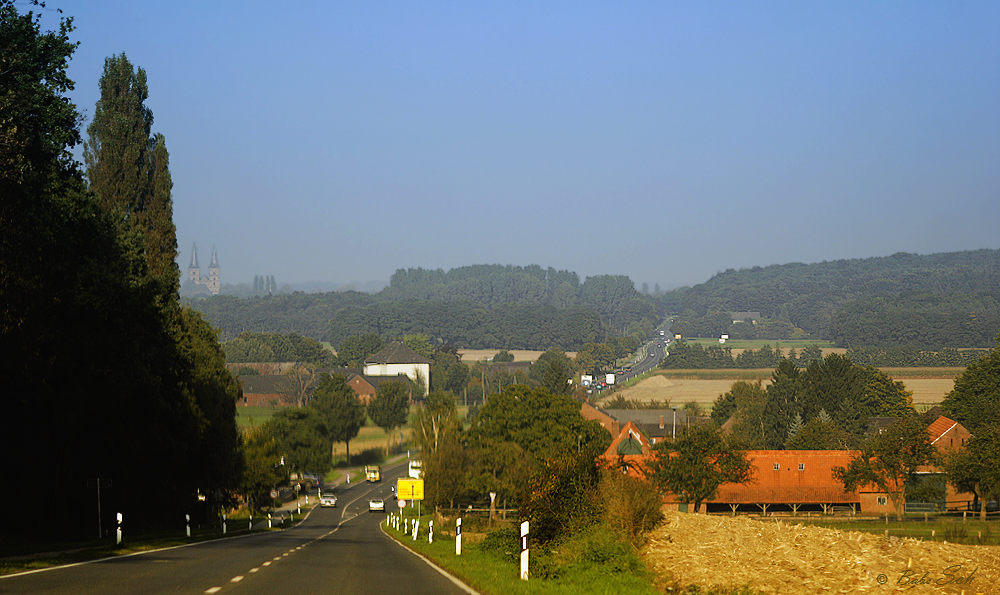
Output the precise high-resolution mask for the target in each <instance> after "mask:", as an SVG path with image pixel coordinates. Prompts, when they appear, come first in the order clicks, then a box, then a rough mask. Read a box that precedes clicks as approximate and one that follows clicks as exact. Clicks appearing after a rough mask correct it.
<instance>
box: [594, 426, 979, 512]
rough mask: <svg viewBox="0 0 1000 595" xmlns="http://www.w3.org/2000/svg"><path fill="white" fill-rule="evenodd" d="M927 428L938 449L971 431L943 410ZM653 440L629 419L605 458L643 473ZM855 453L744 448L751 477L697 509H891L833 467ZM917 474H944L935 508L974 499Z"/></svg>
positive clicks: (882, 496) (669, 498)
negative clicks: (850, 486) (849, 484)
mask: <svg viewBox="0 0 1000 595" xmlns="http://www.w3.org/2000/svg"><path fill="white" fill-rule="evenodd" d="M927 431H928V434H929V435H930V436H929V438H930V441H931V444H933V445H934V446H935V447H936V448H937V449H938V451H939V452H940V453H946V452H950V451H951V450H954V449H956V448H960V447H961V446H962V445H964V444H965V441H966V440H968V438H969V436H970V435H969V432H968V430H966V429H965V428H964V427H962V425H961V424H959V423H957V422H955V421H953V420H951V419H948V418H947V417H943V416H941V417H938V418H937V419H936V420H935V421H934V422H933V423H931V424H930V425H929V426H928V428H927ZM653 444H654V442H653V441H652V440H651V439H650V438H648V437H647V436H646V435H645V434H644V432H643V431H642V430H641V428H640V426H639V425H638V424H636V423H633V422H631V421H629V422H627V423H626V424H625V425H624V426H622V428H621V431H620V432H619V434H618V436H616V437H615V438H614V440H612V442H611V445H610V446H609V447H608V449H607V450H606V451H605V453H604V455H603V456H602V458H603V460H604V462H605V463H606V464H608V465H612V466H618V467H621V468H622V469H623V470H624V471H625V472H626V473H628V474H629V475H633V476H635V477H644V476H645V474H646V471H647V469H648V464H649V462H650V461H651V459H652V457H653ZM855 454H856V451H850V450H750V451H746V455H747V459H748V460H749V461H750V465H751V468H752V469H753V479H751V480H750V481H748V482H746V483H742V484H736V483H725V484H722V485H721V486H720V487H719V489H718V492H717V493H716V496H715V498H713V499H711V500H709V501H707V502H706V503H704V504H703V505H702V508H701V510H700V511H699V512H706V511H707V512H713V511H731V512H734V513H735V512H741V511H743V512H759V513H766V512H769V511H771V512H773V511H775V510H783V511H790V512H799V511H806V510H818V511H822V512H825V513H826V512H831V511H833V510H844V511H849V512H851V513H854V512H860V513H867V514H886V513H891V512H893V511H894V509H893V506H892V501H891V499H890V498H889V496H888V494H886V493H885V492H881V491H879V490H878V488H876V487H874V486H867V487H862V488H859V489H858V490H854V491H846V490H844V486H843V484H842V483H841V482H840V481H839V480H837V479H836V478H835V477H834V476H833V469H834V468H835V467H846V466H847V465H848V463H849V462H850V460H851V457H852V456H854V455H855ZM917 475H918V476H924V477H922V478H921V479H920V480H921V481H925V480H927V479H932V478H937V479H938V480H940V481H939V484H940V486H941V488H940V489H941V494H940V498H939V500H937V501H935V502H932V503H923V504H930V505H931V506H932V509H933V508H944V507H946V506H947V507H950V508H954V507H956V506H957V505H959V504H965V503H967V502H969V501H970V500H971V499H972V498H971V496H970V495H968V494H957V493H955V492H954V490H953V489H952V488H951V487H950V486H949V487H948V488H947V493H945V488H944V482H943V473H942V472H941V470H940V469H938V468H935V467H930V466H928V467H925V468H921V469H919V470H918V473H917ZM664 503H665V505H666V506H667V507H669V508H673V509H676V510H686V509H687V504H686V503H682V502H679V501H678V500H677V499H676V498H675V497H674V495H673V494H666V495H665V496H664Z"/></svg>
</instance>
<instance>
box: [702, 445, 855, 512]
mask: <svg viewBox="0 0 1000 595" xmlns="http://www.w3.org/2000/svg"><path fill="white" fill-rule="evenodd" d="M853 455H854V453H853V452H852V451H848V450H751V451H747V453H746V456H747V460H749V461H750V465H751V467H752V468H753V472H754V477H753V479H751V480H750V481H748V482H747V483H743V484H734V483H724V484H722V485H721V486H719V491H718V493H717V494H716V496H715V498H714V499H712V500H711V501H712V502H725V503H731V504H735V503H754V504H756V503H759V504H767V503H776V504H777V503H784V504H791V503H798V504H831V503H834V502H837V503H840V502H858V501H859V497H858V493H857V492H856V491H855V492H845V491H844V484H842V483H841V482H840V481H839V480H837V479H836V478H834V477H833V468H834V467H846V466H847V465H848V463H850V460H851V456H853ZM800 465H801V467H802V469H801V470H800V469H799V467H800ZM775 466H777V467H778V469H777V470H775Z"/></svg>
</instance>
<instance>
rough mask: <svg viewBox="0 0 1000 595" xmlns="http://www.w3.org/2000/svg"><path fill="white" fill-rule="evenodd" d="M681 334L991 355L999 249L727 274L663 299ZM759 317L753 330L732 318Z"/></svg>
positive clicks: (998, 320) (999, 322)
mask: <svg viewBox="0 0 1000 595" xmlns="http://www.w3.org/2000/svg"><path fill="white" fill-rule="evenodd" d="M661 307H662V308H663V309H664V310H666V311H667V312H673V313H677V314H678V317H677V319H676V320H675V321H674V324H673V330H674V332H676V333H681V334H683V335H684V336H692V337H712V336H716V337H717V336H719V335H720V334H723V333H727V334H729V336H730V337H731V338H733V339H789V338H799V337H814V338H820V339H828V340H831V341H833V342H835V343H836V344H838V345H840V346H843V347H896V346H917V347H920V348H922V349H930V350H938V349H942V348H946V347H989V346H991V345H993V344H994V338H995V337H996V336H997V330H998V329H1000V250H976V251H966V252H949V253H941V254H930V255H917V254H906V253H899V254H894V255H892V256H886V257H878V258H864V259H852V260H835V261H829V262H821V263H815V264H802V263H791V264H783V265H772V266H767V267H753V268H749V269H741V270H727V271H725V272H723V273H719V274H718V275H715V276H714V277H712V278H711V279H709V280H708V281H706V282H705V283H702V284H700V285H696V286H694V287H685V288H681V289H677V290H673V291H669V292H667V293H666V294H664V295H663V296H662V297H661ZM748 311H749V312H759V313H760V319H759V320H757V321H756V322H755V323H750V322H737V323H734V322H733V318H732V317H731V316H730V312H748Z"/></svg>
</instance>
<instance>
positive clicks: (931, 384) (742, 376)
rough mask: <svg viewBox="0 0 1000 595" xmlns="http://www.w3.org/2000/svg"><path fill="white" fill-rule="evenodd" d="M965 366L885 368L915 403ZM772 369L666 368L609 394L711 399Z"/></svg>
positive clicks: (935, 397)
mask: <svg viewBox="0 0 1000 595" xmlns="http://www.w3.org/2000/svg"><path fill="white" fill-rule="evenodd" d="M963 369H964V368H886V369H884V371H885V372H886V374H888V375H889V376H891V377H892V378H893V379H894V380H899V381H900V382H902V383H903V384H904V385H905V386H906V388H907V390H911V391H913V402H914V404H917V405H920V404H924V405H927V404H936V403H940V402H941V401H942V400H944V397H945V395H947V394H948V392H949V391H951V389H952V388H954V386H955V377H956V376H957V375H958V374H959V373H961V371H962V370H963ZM770 377H771V370H764V369H761V370H666V371H663V372H661V373H659V374H656V375H653V376H650V377H649V378H646V379H644V380H641V381H640V382H638V383H637V384H635V385H633V386H630V387H628V388H625V389H621V390H618V391H615V392H614V393H613V394H612V395H611V397H610V398H614V397H617V396H618V395H621V396H623V397H624V398H626V399H629V400H633V401H641V402H649V401H650V400H655V401H661V402H664V403H665V404H666V403H669V404H671V405H679V404H684V403H687V402H688V401H694V402H695V403H711V402H713V401H715V399H716V398H718V397H719V395H721V394H723V393H726V392H728V391H729V389H730V388H731V387H732V385H733V383H734V382H736V381H739V380H744V381H747V382H755V381H757V380H758V379H759V380H761V384H762V385H763V386H767V385H768V384H770Z"/></svg>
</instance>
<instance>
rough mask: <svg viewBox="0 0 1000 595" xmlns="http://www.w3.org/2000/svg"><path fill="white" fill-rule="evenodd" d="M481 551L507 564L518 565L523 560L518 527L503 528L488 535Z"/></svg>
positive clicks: (481, 544)
mask: <svg viewBox="0 0 1000 595" xmlns="http://www.w3.org/2000/svg"><path fill="white" fill-rule="evenodd" d="M479 549H480V550H481V551H483V552H485V553H487V554H490V555H492V556H496V557H497V558H500V559H501V560H505V561H507V562H513V563H517V562H518V561H519V560H520V558H521V533H520V530H519V529H518V528H517V527H501V528H499V529H496V530H494V531H491V532H489V533H487V535H486V538H485V539H483V540H482V541H481V542H480V543H479Z"/></svg>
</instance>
